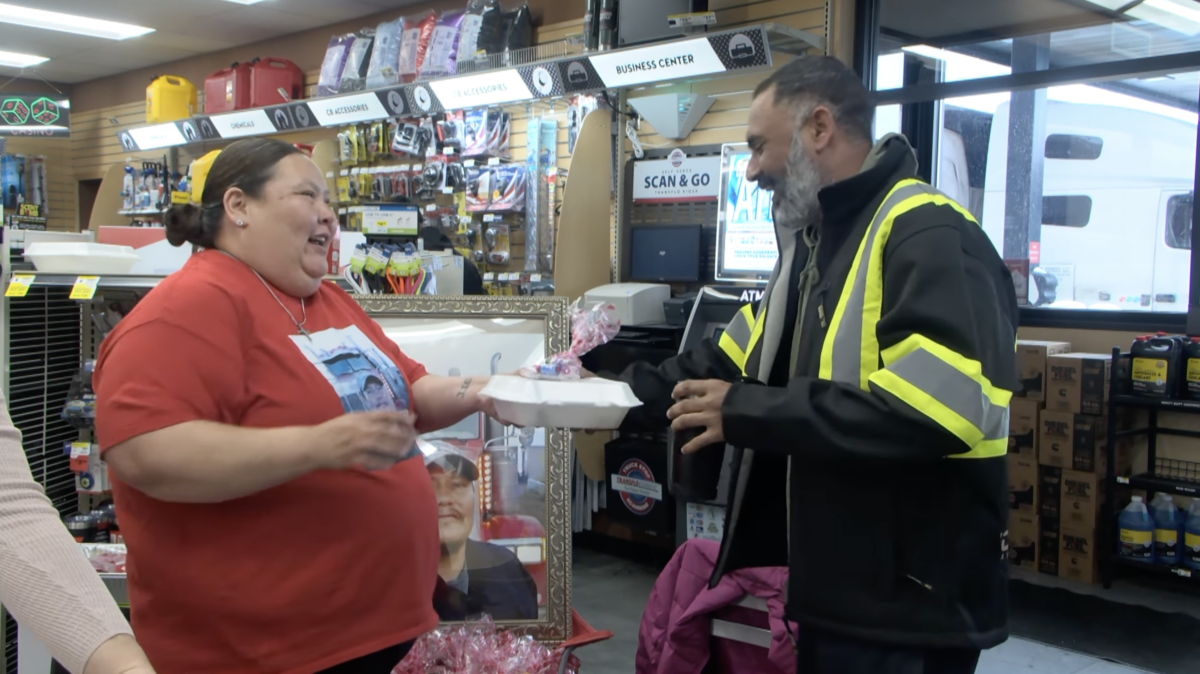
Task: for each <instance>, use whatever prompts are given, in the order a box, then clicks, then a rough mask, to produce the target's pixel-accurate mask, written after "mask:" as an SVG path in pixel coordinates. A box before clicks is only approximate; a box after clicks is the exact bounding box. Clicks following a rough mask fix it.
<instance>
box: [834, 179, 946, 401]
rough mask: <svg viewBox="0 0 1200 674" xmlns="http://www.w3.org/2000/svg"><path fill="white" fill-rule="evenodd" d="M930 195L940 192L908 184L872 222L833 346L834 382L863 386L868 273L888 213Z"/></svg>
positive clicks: (899, 190) (888, 201) (923, 186)
mask: <svg viewBox="0 0 1200 674" xmlns="http://www.w3.org/2000/svg"><path fill="white" fill-rule="evenodd" d="M930 192H936V190H934V189H933V188H932V187H930V186H929V185H926V184H925V183H917V184H912V185H905V186H904V187H901V188H900V189H898V190H896V191H895V192H892V195H891V196H889V197H888V198H887V199H886V200H885V201H884V202H883V205H881V206H880V207H879V210H878V211H877V212H876V213H875V217H874V218H873V219H872V220H871V225H870V227H869V228H868V229H867V234H866V242H867V243H866V245H865V246H863V250H862V255H861V257H860V258H859V261H858V269H857V270H856V271H857V273H856V274H855V275H854V278H853V279H851V280H850V282H849V284H848V286H847V288H846V290H845V291H843V292H849V293H850V295H849V296H848V297H847V298H846V308H845V310H843V311H842V317H841V320H840V322H839V323H838V328H837V334H835V335H834V337H833V344H832V347H831V349H832V352H833V353H832V358H831V360H832V361H833V371H832V373H831V377H830V378H831V379H832V380H833V381H836V382H841V383H843V384H852V385H854V386H859V385H861V383H862V365H861V363H862V331H863V324H862V318H863V302H864V301H865V298H866V293H867V272H868V271H870V267H871V251H872V250H874V248H875V245H876V239H878V237H879V230H880V229H881V228H882V227H883V222H884V221H885V220H887V218H888V214H889V213H891V211H892V210H893V209H895V208H896V207H897V206H899V205H900V202H902V201H904V200H905V199H909V198H912V197H915V196H917V195H920V194H925V193H930Z"/></svg>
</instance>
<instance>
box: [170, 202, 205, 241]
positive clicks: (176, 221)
mask: <svg viewBox="0 0 1200 674" xmlns="http://www.w3.org/2000/svg"><path fill="white" fill-rule="evenodd" d="M163 226H164V227H166V229H167V242H168V243H170V244H171V245H172V246H176V247H178V246H182V245H183V244H185V243H192V244H196V245H199V241H198V239H199V238H200V230H201V229H202V224H201V222H200V209H199V208H198V207H196V206H195V205H193V204H175V205H172V206H171V207H170V208H168V209H167V213H166V215H165V216H164V217H163Z"/></svg>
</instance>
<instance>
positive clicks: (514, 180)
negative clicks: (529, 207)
mask: <svg viewBox="0 0 1200 674" xmlns="http://www.w3.org/2000/svg"><path fill="white" fill-rule="evenodd" d="M528 176H529V174H528V173H527V172H526V171H525V167H524V166H501V167H499V168H497V169H495V171H493V178H492V203H491V205H489V206H488V210H489V211H493V212H495V211H519V210H522V209H523V208H525V200H526V196H525V195H526V194H527V193H528V192H529V189H528V182H529V179H528Z"/></svg>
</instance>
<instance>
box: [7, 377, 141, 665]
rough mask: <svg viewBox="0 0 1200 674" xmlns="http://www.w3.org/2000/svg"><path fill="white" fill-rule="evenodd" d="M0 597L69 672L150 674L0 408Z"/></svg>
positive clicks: (129, 633) (16, 432)
mask: <svg viewBox="0 0 1200 674" xmlns="http://www.w3.org/2000/svg"><path fill="white" fill-rule="evenodd" d="M0 407H5V406H4V404H3V400H2V399H0ZM5 410H6V407H5ZM0 602H2V603H3V604H4V606H5V608H7V609H8V610H9V612H11V613H12V614H13V617H14V618H16V620H17V621H18V622H20V623H21V624H22V625H24V626H25V627H28V628H29V629H30V630H32V631H33V633H34V634H35V635H37V637H38V639H40V640H41V641H42V642H43V643H44V644H45V645H46V647H47V648H48V649H49V651H50V654H51V655H52V656H53V657H54V659H56V660H57V661H58V662H59V663H61V664H62V665H63V666H64V667H66V668H67V670H68V671H71V672H74V673H75V674H80V673H83V674H133V673H135V672H136V673H138V674H143V673H150V672H153V669H151V667H150V663H149V661H148V660H147V659H146V655H145V653H143V652H142V649H141V648H140V647H139V646H138V645H137V642H136V641H134V639H133V636H132V634H133V633H132V630H130V628H129V623H128V622H126V620H125V617H124V616H123V615H121V611H120V609H119V608H117V604H116V602H115V601H114V600H113V598H112V595H111V594H110V593H109V591H108V589H107V588H105V587H104V583H103V581H101V580H100V577H99V576H98V575H96V571H95V570H94V569H93V568H92V566H91V565H90V564H89V563H88V562H87V560H86V559H85V558H84V556H83V554H82V553H81V552H80V551H79V547H78V545H77V544H76V543H75V541H74V540H73V539H72V538H71V536H70V534H69V533H67V530H66V528H65V527H64V526H63V525H62V522H60V521H59V514H58V511H57V510H55V509H54V507H53V506H52V505H51V504H50V501H49V499H47V498H46V495H45V493H44V492H43V491H42V488H41V487H40V486H39V485H38V484H37V483H36V482H35V481H34V480H33V476H32V474H31V473H30V470H29V464H28V462H27V461H26V459H25V453H24V450H23V449H22V448H21V436H20V432H19V431H18V430H17V429H16V428H15V427H14V426H13V425H12V422H11V420H10V418H9V416H8V413H7V411H0Z"/></svg>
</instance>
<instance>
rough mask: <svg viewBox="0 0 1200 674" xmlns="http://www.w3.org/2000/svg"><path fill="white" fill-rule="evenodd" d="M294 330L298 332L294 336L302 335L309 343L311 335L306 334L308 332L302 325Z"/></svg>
mask: <svg viewBox="0 0 1200 674" xmlns="http://www.w3.org/2000/svg"><path fill="white" fill-rule="evenodd" d="M296 328H297V329H299V330H300V332H298V333H296V334H299V335H304V336H305V337H307V338H308V341H310V342H311V341H312V335H310V334H308V330H305V329H304V326H303V325H297V326H296Z"/></svg>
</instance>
